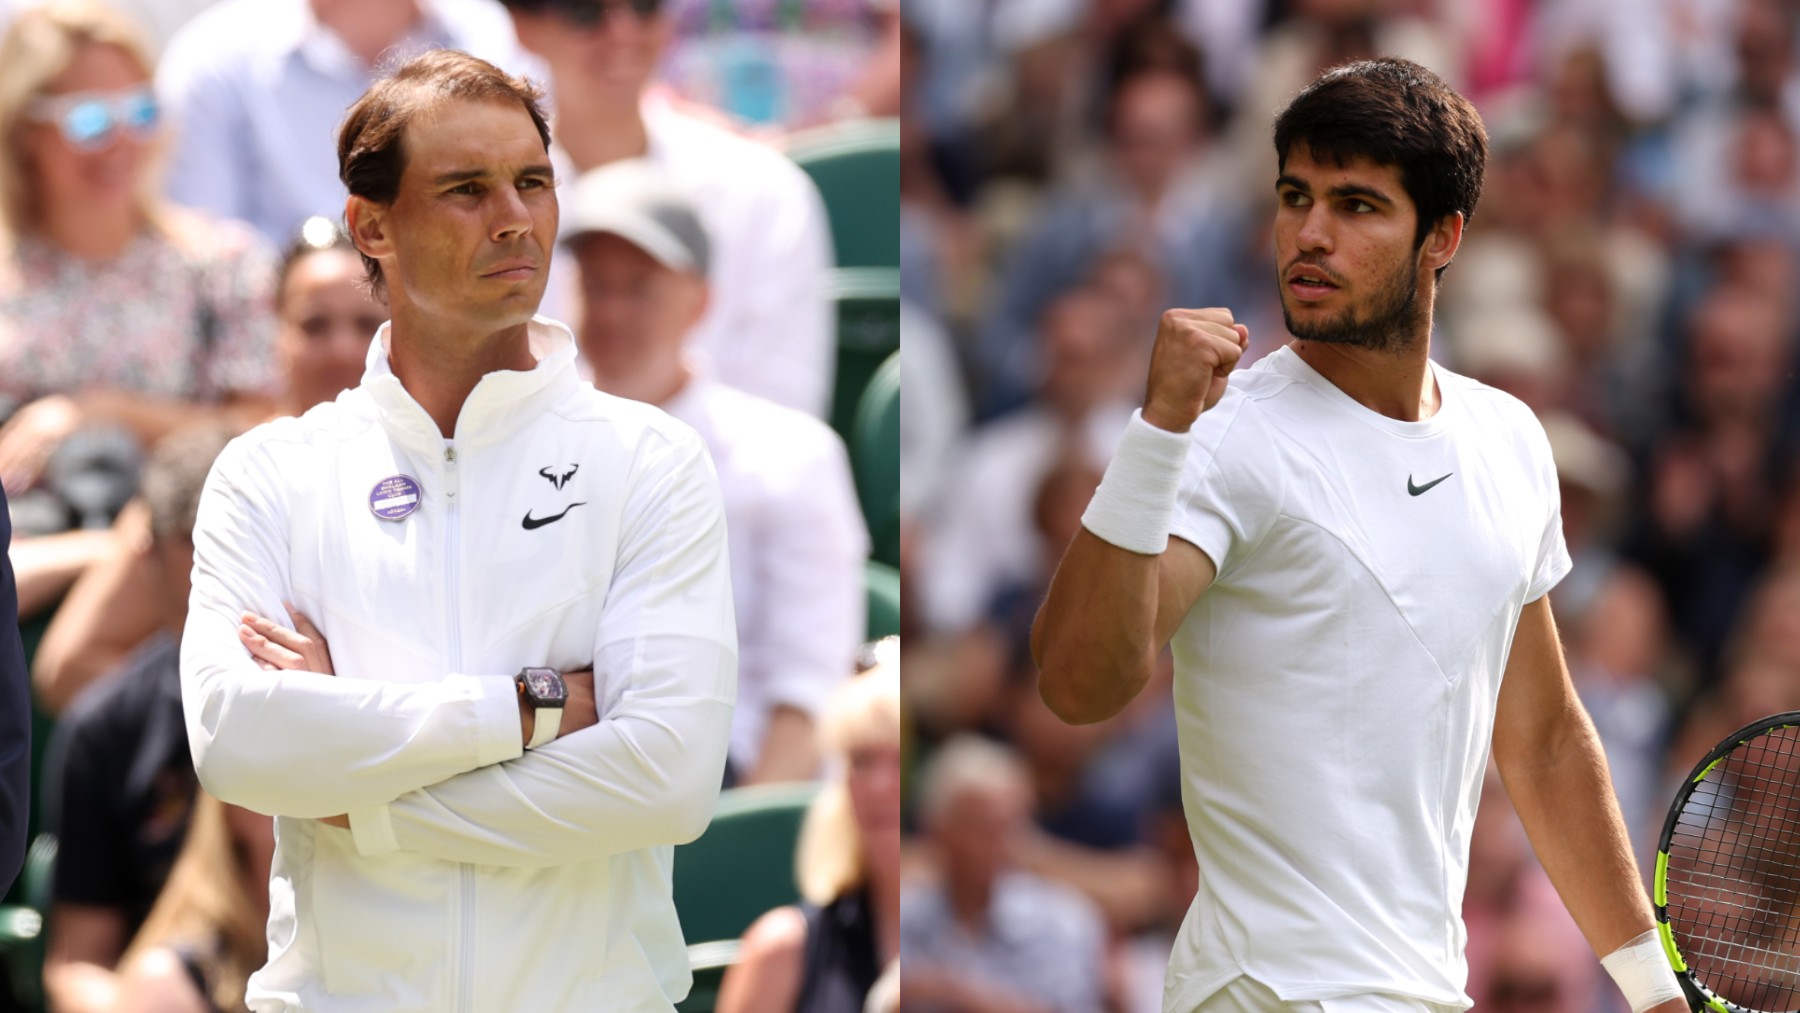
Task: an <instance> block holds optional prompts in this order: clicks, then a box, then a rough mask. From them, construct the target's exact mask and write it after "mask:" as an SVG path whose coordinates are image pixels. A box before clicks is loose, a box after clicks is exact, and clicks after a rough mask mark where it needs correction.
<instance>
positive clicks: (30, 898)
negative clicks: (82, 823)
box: [0, 833, 56, 1011]
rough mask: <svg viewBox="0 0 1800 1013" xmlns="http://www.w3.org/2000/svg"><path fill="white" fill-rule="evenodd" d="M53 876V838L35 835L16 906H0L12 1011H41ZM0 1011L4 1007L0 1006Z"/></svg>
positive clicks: (0, 943)
mask: <svg viewBox="0 0 1800 1013" xmlns="http://www.w3.org/2000/svg"><path fill="white" fill-rule="evenodd" d="M55 874H56V835H54V834H47V833H46V834H38V835H37V836H36V837H35V838H33V839H32V841H31V847H30V849H28V850H27V851H26V852H25V868H24V870H23V871H21V872H20V873H19V882H18V885H17V893H18V895H19V898H20V903H17V904H4V905H0V968H4V969H5V974H6V980H7V984H8V987H9V991H10V993H11V994H10V996H8V997H7V998H8V999H10V1000H11V1002H12V1004H13V1007H16V1008H18V1009H23V1010H33V1011H36V1010H42V1009H43V1008H44V948H45V946H46V945H47V943H48V937H49V933H48V931H47V930H48V928H49V925H48V918H49V916H50V886H51V880H52V878H53V877H54V876H55ZM0 1008H12V1007H6V1006H4V1004H0Z"/></svg>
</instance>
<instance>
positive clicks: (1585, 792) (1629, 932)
mask: <svg viewBox="0 0 1800 1013" xmlns="http://www.w3.org/2000/svg"><path fill="white" fill-rule="evenodd" d="M1494 761H1495V763H1496V764H1497V765H1498V766H1499V768H1500V777H1501V780H1503V781H1504V782H1505V783H1506V793H1507V795H1509V796H1510V797H1511V798H1512V803H1513V808H1514V809H1516V810H1518V813H1519V820H1520V822H1522V823H1523V824H1524V825H1525V833H1526V834H1527V835H1528V836H1529V837H1530V838H1531V846H1532V848H1533V850H1535V851H1536V852H1537V856H1538V860H1539V861H1540V862H1541V863H1542V864H1543V866H1544V871H1545V872H1547V873H1549V875H1550V881H1551V882H1552V883H1553V884H1555V886H1556V892H1557V893H1558V894H1560V895H1561V896H1562V901H1563V905H1564V906H1565V907H1567V908H1568V909H1569V914H1570V915H1572V916H1573V917H1574V919H1575V924H1576V925H1578V926H1580V928H1581V932H1582V935H1584V936H1586V937H1587V941H1588V945H1589V946H1592V947H1593V948H1594V952H1595V953H1596V954H1600V955H1602V956H1606V955H1609V954H1613V953H1615V952H1617V951H1620V950H1621V948H1622V947H1624V946H1625V945H1626V944H1627V943H1630V942H1632V941H1633V940H1635V939H1638V938H1639V937H1640V936H1642V935H1643V934H1644V933H1647V932H1649V931H1650V930H1651V928H1652V925H1653V924H1654V923H1653V921H1652V919H1651V912H1650V900H1649V898H1648V897H1647V896H1646V895H1645V893H1644V884H1643V880H1642V879H1641V878H1640V876H1639V873H1638V869H1637V863H1636V862H1635V861H1634V860H1633V859H1632V857H1631V841H1630V840H1629V838H1628V837H1627V836H1626V833H1625V821H1624V819H1623V818H1621V817H1620V815H1619V803H1618V799H1617V798H1616V797H1615V796H1614V794H1613V788H1612V779H1611V775H1610V774H1609V773H1608V771H1607V766H1606V754H1605V753H1604V752H1603V751H1602V750H1601V747H1600V737H1599V735H1598V734H1597V733H1596V732H1595V731H1594V724H1593V722H1592V721H1590V720H1589V719H1588V714H1587V710H1586V709H1585V708H1584V707H1582V705H1581V700H1580V698H1579V697H1577V696H1576V695H1575V687H1574V685H1573V683H1571V682H1570V680H1569V670H1568V667H1567V666H1566V665H1565V664H1564V661H1563V652H1562V644H1561V642H1560V641H1559V640H1558V639H1557V635H1556V622H1555V620H1554V618H1552V616H1551V614H1550V599H1549V597H1548V596H1544V597H1540V598H1539V599H1538V600H1536V601H1534V602H1532V603H1530V604H1528V605H1526V606H1525V610H1524V612H1523V614H1522V615H1521V616H1520V617H1519V626H1518V630H1517V632H1516V633H1515V634H1514V636H1513V645H1512V653H1511V654H1510V655H1509V656H1508V658H1507V661H1506V675H1505V678H1504V679H1503V680H1502V682H1501V684H1500V703H1499V710H1498V712H1497V713H1496V715H1495V720H1494ZM1647 955H1648V956H1654V958H1655V960H1656V961H1657V962H1658V963H1660V962H1661V960H1662V955H1661V952H1660V947H1655V948H1652V950H1651V951H1647ZM1613 959H1615V958H1610V957H1609V963H1611V962H1612V961H1613ZM1660 970H1661V971H1662V975H1663V976H1665V977H1666V979H1667V986H1668V987H1669V988H1675V987H1676V986H1675V979H1674V974H1673V973H1672V972H1669V971H1668V968H1667V965H1666V964H1664V965H1662V966H1661V968H1660ZM1676 994H1677V995H1679V991H1678V990H1677V992H1676ZM1647 1008H1648V1009H1653V1010H1655V1011H1656V1013H1686V1011H1687V1008H1688V1007H1687V1003H1686V1001H1685V1000H1682V999H1679V998H1671V999H1668V1000H1666V1001H1663V1002H1661V1003H1660V1004H1658V1005H1654V1006H1650V1007H1647Z"/></svg>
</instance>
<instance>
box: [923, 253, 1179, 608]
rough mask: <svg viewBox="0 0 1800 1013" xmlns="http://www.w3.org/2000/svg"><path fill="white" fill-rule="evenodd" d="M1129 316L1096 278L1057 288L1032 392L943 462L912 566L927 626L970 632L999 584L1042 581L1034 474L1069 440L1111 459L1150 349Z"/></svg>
mask: <svg viewBox="0 0 1800 1013" xmlns="http://www.w3.org/2000/svg"><path fill="white" fill-rule="evenodd" d="M1128 320H1129V318H1128V316H1127V315H1126V313H1125V312H1124V308H1123V307H1122V306H1121V305H1120V304H1119V302H1118V301H1117V300H1116V299H1114V298H1113V297H1111V296H1109V295H1106V294H1104V293H1102V292H1099V291H1096V290H1094V289H1091V288H1078V289H1075V290H1073V291H1066V292H1062V293H1059V294H1057V295H1056V296H1055V297H1054V298H1053V299H1052V301H1051V302H1050V304H1049V305H1048V306H1046V307H1045V309H1044V312H1043V313H1042V315H1041V317H1040V318H1039V321H1038V330H1037V334H1036V336H1035V337H1036V342H1037V344H1038V345H1039V346H1040V351H1039V352H1038V353H1037V356H1038V358H1039V359H1040V361H1041V363H1042V372H1041V373H1040V374H1039V375H1040V380H1039V386H1038V396H1037V399H1036V400H1035V401H1033V402H1030V403H1028V404H1026V405H1025V406H1023V407H1021V408H1020V409H1019V410H1017V411H1015V412H1012V413H1011V414H1008V415H1005V416H1002V417H1001V418H998V419H996V420H994V421H993V422H990V423H988V424H987V425H985V426H982V427H979V428H977V429H975V430H974V431H972V432H971V433H970V434H969V436H968V439H967V440H966V441H965V442H964V444H963V446H962V447H961V448H960V450H959V451H957V452H956V453H955V457H954V460H953V462H952V463H951V464H950V467H949V470H948V471H947V475H948V477H947V478H946V480H945V482H944V486H943V488H944V491H945V496H944V499H943V501H942V502H941V503H939V504H937V505H936V506H935V508H934V512H935V513H936V516H937V518H938V523H937V525H936V531H935V532H934V534H933V535H932V537H931V539H930V542H929V544H927V545H926V546H924V547H923V548H922V550H921V551H922V552H923V553H924V556H923V564H924V565H923V567H922V569H921V570H920V572H919V573H918V574H917V576H918V577H919V579H920V581H921V586H920V590H921V592H922V593H923V594H922V600H921V607H922V608H923V610H924V619H925V623H926V626H927V627H928V628H930V629H932V630H935V631H938V632H945V633H953V632H961V631H963V630H967V629H968V628H970V627H971V626H973V625H974V624H975V623H976V622H977V621H978V620H980V619H981V617H982V616H984V615H986V614H987V612H988V610H989V608H990V607H992V606H993V605H994V603H995V598H996V596H997V595H999V594H1000V593H1001V592H1002V591H1003V590H1005V589H1007V588H1011V587H1017V586H1020V585H1036V584H1038V583H1040V578H1041V577H1043V576H1044V555H1043V552H1042V551H1041V550H1040V548H1039V546H1038V541H1037V537H1036V535H1035V533H1034V531H1033V526H1032V500H1033V497H1034V496H1035V495H1036V490H1037V485H1038V481H1039V480H1040V479H1041V478H1042V477H1043V476H1044V475H1045V474H1047V473H1048V471H1049V469H1050V467H1051V465H1052V463H1053V462H1055V461H1056V460H1057V459H1058V458H1059V456H1061V455H1062V454H1064V453H1065V451H1066V450H1068V449H1071V448H1072V449H1073V450H1074V451H1075V452H1078V453H1084V454H1087V455H1089V456H1090V457H1091V458H1092V459H1093V460H1096V461H1101V460H1105V459H1106V457H1107V455H1108V454H1109V453H1110V448H1111V447H1112V445H1113V443H1114V442H1115V441H1117V439H1118V436H1119V434H1120V433H1121V432H1123V431H1124V428H1125V423H1126V421H1127V420H1128V419H1129V418H1130V415H1131V404H1130V402H1129V398H1130V396H1131V393H1132V391H1133V389H1134V388H1135V387H1136V386H1137V385H1138V384H1139V383H1140V378H1141V376H1142V363H1143V361H1144V358H1143V357H1144V355H1145V353H1146V351H1147V349H1146V342H1145V335H1143V334H1139V333H1134V332H1133V331H1132V330H1131V329H1130V328H1129V326H1128ZM1058 548H1059V549H1060V546H1059V547H1058Z"/></svg>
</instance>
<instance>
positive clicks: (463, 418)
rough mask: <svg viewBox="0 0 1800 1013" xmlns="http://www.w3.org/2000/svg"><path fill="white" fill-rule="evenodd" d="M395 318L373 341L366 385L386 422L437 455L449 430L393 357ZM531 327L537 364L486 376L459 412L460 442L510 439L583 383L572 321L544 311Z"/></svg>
mask: <svg viewBox="0 0 1800 1013" xmlns="http://www.w3.org/2000/svg"><path fill="white" fill-rule="evenodd" d="M391 323H392V321H390V322H388V323H384V324H382V325H381V329H380V330H378V331H376V332H375V340H374V341H371V342H369V358H368V362H367V365H366V367H365V369H364V371H363V379H362V387H363V389H364V390H366V391H368V393H369V397H370V399H371V400H373V401H374V403H375V410H376V412H377V414H378V415H379V416H380V419H381V424H382V426H383V428H385V429H387V431H388V432H389V433H390V434H392V435H393V436H394V438H395V439H397V440H399V441H401V442H402V443H405V444H406V445H408V446H410V447H412V448H414V449H416V450H419V451H422V452H425V453H429V454H431V455H432V456H436V455H437V454H438V453H439V451H440V450H441V448H442V446H443V440H444V437H443V434H442V433H440V432H439V431H438V427H437V423H435V422H433V421H432V420H431V416H430V415H429V414H428V413H427V412H426V411H425V409H424V407H423V406H422V405H420V404H419V402H418V401H417V400H415V399H414V398H413V396H412V393H411V392H410V391H408V390H407V389H406V387H405V385H404V384H402V383H401V382H400V378H399V377H398V376H395V375H394V370H393V366H392V364H391V363H390V362H389V361H388V339H389V333H388V328H389V326H390V325H391ZM526 332H527V335H528V338H527V340H528V341H529V342H530V348H531V354H532V356H533V357H534V358H536V359H537V365H536V366H534V367H532V368H531V369H528V370H517V369H498V370H495V371H494V372H492V373H489V374H487V375H486V376H484V377H482V378H481V380H480V382H478V383H477V384H476V385H475V389H474V390H472V391H470V392H469V398H468V400H467V401H464V402H463V406H462V411H460V412H459V413H458V414H457V416H456V434H455V439H456V442H457V444H458V445H459V446H461V447H463V448H465V449H473V448H476V447H481V446H485V445H487V444H491V443H498V442H500V441H501V440H504V439H506V438H507V437H508V436H510V435H512V434H513V433H514V432H516V431H517V430H518V429H519V428H520V427H522V426H524V425H525V424H526V423H528V422H530V421H531V420H532V419H534V418H536V417H537V416H538V415H540V414H542V413H543V411H544V409H545V408H547V407H548V406H549V405H550V404H551V403H553V402H555V401H556V400H557V399H559V398H561V397H562V396H564V395H566V394H567V393H569V392H570V391H572V390H574V389H575V387H576V386H577V385H578V384H579V383H580V380H579V379H578V378H577V377H576V375H575V336H574V335H573V334H571V333H570V332H569V329H568V328H567V327H565V326H563V325H562V324H560V323H558V322H556V321H554V320H551V319H550V318H549V317H541V316H540V317H533V318H532V319H531V322H530V323H529V324H527V325H526Z"/></svg>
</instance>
